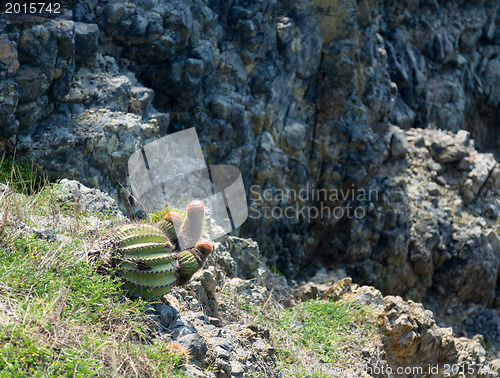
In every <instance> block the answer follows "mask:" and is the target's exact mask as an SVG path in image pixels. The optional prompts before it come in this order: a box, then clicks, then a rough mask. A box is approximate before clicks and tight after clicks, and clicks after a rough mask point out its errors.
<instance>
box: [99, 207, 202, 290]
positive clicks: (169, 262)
mask: <svg viewBox="0 0 500 378" xmlns="http://www.w3.org/2000/svg"><path fill="white" fill-rule="evenodd" d="M204 214H205V207H204V205H203V203H202V202H201V201H199V200H194V201H191V202H190V203H189V204H188V206H187V211H186V217H185V219H184V221H182V217H181V216H180V214H178V213H176V212H168V213H166V215H165V217H164V218H163V219H162V220H160V221H159V222H157V223H156V224H147V223H131V224H125V225H121V226H118V227H116V228H114V229H112V230H111V231H110V232H109V233H108V234H107V235H106V236H105V237H103V238H102V239H101V240H100V241H99V242H98V248H97V250H98V251H99V255H100V257H101V259H102V261H103V263H104V266H105V267H107V268H111V269H113V271H114V272H115V273H116V274H117V275H119V276H120V277H121V279H122V280H123V289H124V290H126V291H127V292H128V293H129V295H130V296H133V297H144V298H157V297H161V296H163V295H164V294H167V293H168V292H169V291H170V287H171V286H172V285H176V286H181V285H185V284H186V283H188V282H189V280H190V279H191V277H192V276H193V274H194V273H195V272H196V271H198V270H199V269H200V268H201V267H203V264H204V263H205V260H206V259H207V257H208V256H209V255H210V253H211V252H212V243H211V242H210V241H208V240H199V239H200V237H201V233H202V228H203V218H204ZM176 229H177V230H180V231H179V235H178V236H177V234H176V231H175V230H176Z"/></svg>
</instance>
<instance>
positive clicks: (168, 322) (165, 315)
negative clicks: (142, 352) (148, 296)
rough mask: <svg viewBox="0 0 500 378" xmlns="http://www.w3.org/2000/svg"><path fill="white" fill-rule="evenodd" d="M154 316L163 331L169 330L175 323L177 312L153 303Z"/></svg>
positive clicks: (164, 305)
mask: <svg viewBox="0 0 500 378" xmlns="http://www.w3.org/2000/svg"><path fill="white" fill-rule="evenodd" d="M152 307H153V309H154V314H155V315H156V316H157V317H158V322H159V323H160V325H161V326H162V327H163V328H164V329H165V330H168V329H171V328H172V327H173V326H174V325H175V322H176V321H177V310H176V309H175V308H173V307H171V306H168V305H166V304H164V303H153V304H152Z"/></svg>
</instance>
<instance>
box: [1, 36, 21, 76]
mask: <svg viewBox="0 0 500 378" xmlns="http://www.w3.org/2000/svg"><path fill="white" fill-rule="evenodd" d="M18 69H19V59H18V56H17V44H16V42H14V41H11V40H9V38H8V35H7V34H0V80H3V79H5V78H8V77H12V76H14V75H15V74H16V72H17V70H18Z"/></svg>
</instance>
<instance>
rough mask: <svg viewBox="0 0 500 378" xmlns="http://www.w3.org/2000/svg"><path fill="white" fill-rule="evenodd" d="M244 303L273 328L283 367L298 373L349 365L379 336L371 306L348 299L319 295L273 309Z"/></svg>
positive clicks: (323, 372) (324, 373)
mask: <svg viewBox="0 0 500 378" xmlns="http://www.w3.org/2000/svg"><path fill="white" fill-rule="evenodd" d="M243 307H244V308H245V310H246V311H249V312H251V313H253V314H254V315H255V316H256V317H257V319H259V321H260V322H262V324H264V325H265V326H266V327H268V328H269V329H271V330H272V335H273V340H274V345H275V348H276V358H277V364H278V366H279V369H280V370H281V371H282V372H283V373H288V374H292V375H293V376H295V377H330V376H332V372H335V371H339V370H342V369H344V368H345V369H348V368H349V367H350V365H352V363H353V361H355V360H356V358H357V357H358V356H359V355H360V354H361V350H362V348H363V347H365V346H370V345H373V344H374V342H375V339H376V337H377V334H376V326H375V322H376V315H375V314H373V312H372V311H371V310H370V308H369V307H366V306H361V305H357V304H354V303H351V302H348V301H344V300H340V301H332V300H322V299H315V300H310V301H307V302H301V303H298V304H297V305H295V306H294V307H292V308H289V309H282V310H272V311H269V310H265V311H262V310H258V309H256V308H252V309H250V308H248V306H246V307H245V306H243ZM351 357H352V358H351Z"/></svg>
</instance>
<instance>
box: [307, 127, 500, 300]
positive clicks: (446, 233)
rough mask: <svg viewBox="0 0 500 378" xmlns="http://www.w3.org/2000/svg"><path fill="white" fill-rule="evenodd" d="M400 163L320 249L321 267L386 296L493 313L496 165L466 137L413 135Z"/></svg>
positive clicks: (373, 183)
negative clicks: (463, 305)
mask: <svg viewBox="0 0 500 378" xmlns="http://www.w3.org/2000/svg"><path fill="white" fill-rule="evenodd" d="M406 134H407V136H408V146H409V150H408V153H407V155H406V156H405V157H404V158H400V159H395V160H391V161H388V162H387V163H385V164H384V165H383V166H381V168H380V169H379V171H378V172H377V173H376V174H374V176H373V177H372V178H371V179H370V180H369V181H368V183H367V184H366V186H365V187H364V189H363V190H364V191H366V192H368V193H370V192H372V193H374V195H373V196H371V197H369V196H365V197H366V198H361V199H359V200H358V199H357V198H353V200H352V201H349V203H348V204H349V205H350V206H351V207H353V208H358V209H359V210H360V213H361V212H362V213H363V214H364V215H365V216H363V217H359V218H357V217H355V216H353V217H351V218H350V219H348V218H347V217H344V218H343V219H342V220H341V221H340V222H339V224H337V226H336V227H335V228H334V229H333V232H332V234H331V237H330V238H328V239H327V240H325V242H324V244H323V245H322V246H321V248H319V249H318V251H317V255H316V256H315V257H316V258H320V259H321V261H322V265H331V266H337V268H338V265H341V266H342V267H343V268H344V269H346V271H347V272H348V273H349V274H352V275H353V277H354V278H355V280H357V281H358V282H362V283H365V284H370V285H374V286H376V287H378V288H380V289H381V290H382V292H384V293H393V294H399V295H408V296H410V297H411V298H414V299H417V300H422V299H423V298H425V297H426V296H428V295H431V296H437V297H439V298H441V300H442V301H443V302H442V306H443V309H444V310H446V308H448V307H450V306H454V305H456V304H460V303H470V302H472V303H479V304H483V305H486V306H493V307H497V308H498V305H499V303H500V297H499V286H498V282H499V281H498V273H499V262H500V249H499V246H500V245H499V240H500V239H499V237H498V234H499V229H498V225H497V223H496V219H497V217H498V209H499V208H500V202H499V199H498V196H497V194H496V193H497V191H498V184H497V181H496V174H495V172H496V170H497V169H498V163H497V161H496V160H495V158H494V157H493V155H492V154H481V153H478V152H477V151H476V150H475V149H474V148H473V147H474V142H473V140H471V139H470V135H469V134H468V133H467V132H465V131H461V132H459V133H457V134H452V133H446V132H444V131H441V130H430V129H429V130H421V129H410V130H408V131H407V133H406Z"/></svg>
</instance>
